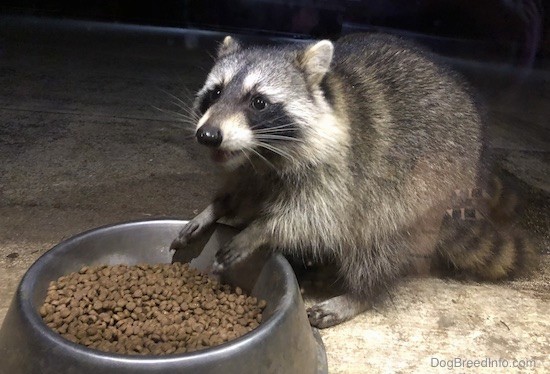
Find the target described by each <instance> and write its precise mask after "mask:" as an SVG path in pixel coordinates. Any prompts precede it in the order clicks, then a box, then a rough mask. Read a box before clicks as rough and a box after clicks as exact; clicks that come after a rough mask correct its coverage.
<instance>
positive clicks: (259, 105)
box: [250, 96, 267, 110]
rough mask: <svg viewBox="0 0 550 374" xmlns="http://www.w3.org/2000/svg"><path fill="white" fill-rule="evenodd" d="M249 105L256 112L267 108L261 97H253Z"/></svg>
mask: <svg viewBox="0 0 550 374" xmlns="http://www.w3.org/2000/svg"><path fill="white" fill-rule="evenodd" d="M250 105H252V108H254V109H256V110H264V109H265V107H266V106H267V102H266V101H265V99H264V98H263V97H261V96H255V97H254V98H252V101H251V103H250Z"/></svg>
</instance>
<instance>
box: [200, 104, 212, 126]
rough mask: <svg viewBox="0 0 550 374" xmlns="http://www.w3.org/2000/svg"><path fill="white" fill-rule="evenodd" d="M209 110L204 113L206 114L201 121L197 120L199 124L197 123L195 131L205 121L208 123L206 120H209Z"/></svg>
mask: <svg viewBox="0 0 550 374" xmlns="http://www.w3.org/2000/svg"><path fill="white" fill-rule="evenodd" d="M210 113H211V112H210V109H208V110H207V111H206V113H204V115H203V116H202V117H201V119H200V120H199V123H197V130H198V129H199V128H200V127H201V126H202V125H204V124H205V122H206V121H208V119H209V118H210Z"/></svg>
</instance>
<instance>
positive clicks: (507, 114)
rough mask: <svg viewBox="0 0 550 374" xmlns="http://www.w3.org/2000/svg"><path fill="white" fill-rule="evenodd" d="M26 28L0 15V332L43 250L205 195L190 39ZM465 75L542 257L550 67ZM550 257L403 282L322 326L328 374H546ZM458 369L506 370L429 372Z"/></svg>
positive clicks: (188, 213) (201, 63)
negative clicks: (515, 270) (191, 122)
mask: <svg viewBox="0 0 550 374" xmlns="http://www.w3.org/2000/svg"><path fill="white" fill-rule="evenodd" d="M24 30H26V31H22V29H20V28H18V27H15V26H14V25H13V24H11V23H4V21H3V20H0V269H1V270H0V322H1V321H2V320H3V318H4V315H5V312H6V310H7V307H8V305H9V302H10V300H11V298H12V296H13V293H14V291H15V289H16V287H17V284H18V282H19V279H20V278H21V276H22V275H23V274H24V272H25V271H26V270H27V268H28V267H29V266H30V265H31V264H32V263H33V261H35V260H36V259H37V258H38V257H39V256H40V255H41V254H43V253H44V252H45V251H46V250H48V249H49V248H50V247H51V246H53V245H54V244H56V243H58V242H59V241H61V240H63V239H64V238H67V237H69V236H72V235H74V234H77V233H79V232H81V231H83V230H86V229H90V228H93V227H97V226H101V225H106V224H109V223H115V222H120V221H125V220H134V219H141V218H143V219H145V218H154V217H167V216H170V217H181V218H184V219H188V218H190V217H192V216H194V215H195V214H196V213H197V212H198V211H199V210H201V209H202V208H204V207H205V205H206V204H207V202H208V200H209V197H210V194H211V192H212V189H213V184H214V183H213V181H214V176H213V174H212V173H211V171H210V169H209V167H208V161H207V160H204V159H203V158H202V156H201V150H200V148H199V147H198V146H197V145H196V144H195V143H194V142H193V139H192V138H191V137H190V135H191V133H190V132H188V131H187V130H186V129H185V125H183V124H182V122H181V118H180V117H179V115H178V114H176V113H172V112H171V111H176V112H177V113H182V110H181V109H179V108H178V106H177V105H174V103H173V102H174V101H175V99H174V98H173V97H172V96H171V94H173V95H177V96H178V97H183V96H185V92H189V91H191V92H192V91H194V90H195V89H196V88H198V86H200V84H201V83H202V79H203V78H204V76H205V74H206V71H207V69H208V66H210V63H211V59H210V57H209V56H208V53H207V52H206V50H204V49H188V48H186V46H189V45H190V44H195V43H196V42H197V40H194V39H187V40H185V39H183V38H182V37H180V36H173V37H168V38H167V37H164V36H150V37H148V38H145V39H144V38H138V37H136V36H132V34H120V35H118V36H115V37H113V36H109V37H108V36H107V35H103V34H101V33H100V34H99V36H97V35H98V34H92V33H91V32H89V31H90V30H87V31H86V30H85V31H84V32H82V33H65V32H62V31H58V32H52V31H48V32H45V31H40V32H39V31H30V30H31V29H30V28H28V27H25V28H24ZM198 43H199V45H201V46H202V45H203V44H202V43H201V39H199V40H198ZM210 45H211V43H210ZM461 66H462V67H463V68H464V69H465V70H466V71H468V72H469V74H470V75H471V76H472V77H474V83H476V86H477V87H478V88H479V89H480V90H481V91H482V93H483V94H484V95H485V96H486V98H487V99H488V102H489V104H490V114H491V128H490V130H491V131H490V135H491V136H490V139H489V140H490V142H491V145H492V147H493V150H494V152H495V154H496V156H497V158H498V160H499V161H500V166H501V168H502V169H503V171H504V173H505V175H506V176H507V178H508V180H509V181H510V182H511V183H512V184H514V185H516V186H517V187H518V188H519V189H520V190H521V191H522V193H523V197H525V200H524V203H523V204H524V208H525V209H524V216H523V217H522V222H523V225H524V226H525V227H527V228H528V229H529V230H530V231H531V233H532V235H533V237H534V238H535V239H536V240H537V241H538V242H540V243H541V244H542V246H543V248H544V250H545V251H546V252H548V251H549V248H550V246H549V240H550V238H549V232H550V209H549V207H550V199H549V196H550V162H549V161H550V134H549V132H550V129H549V126H550V125H549V123H548V118H549V114H550V113H549V109H548V101H549V99H550V78H549V70H546V71H542V72H538V73H536V74H535V75H532V76H531V77H528V78H526V79H525V80H524V81H522V82H517V81H512V80H511V78H510V77H509V75H507V74H505V73H506V72H492V71H491V72H486V71H483V72H481V73H479V72H478V73H476V69H472V68H471V66H470V65H464V64H463V65H461ZM154 107H158V108H161V109H164V110H165V111H161V110H157V109H155V108H154ZM549 257H550V256H547V255H545V256H543V260H542V263H541V269H540V271H538V272H537V273H536V274H535V276H534V277H533V278H531V279H529V280H521V281H514V282H509V283H503V284H478V283H470V282H467V283H460V282H457V281H451V280H443V279H438V278H434V277H411V278H408V279H406V280H404V281H403V282H402V284H400V285H399V286H398V287H397V288H396V289H394V290H392V291H391V295H392V297H391V299H388V301H387V302H386V303H384V304H381V305H379V306H378V307H377V308H376V309H375V310H372V311H369V312H367V313H364V314H363V315H361V316H360V317H358V318H356V319H354V320H352V321H350V322H348V323H345V324H343V325H341V326H338V327H335V328H332V329H328V330H324V331H322V335H323V339H324V341H325V344H326V348H327V354H328V360H329V367H330V372H331V373H366V372H368V373H377V372H380V373H393V372H398V373H410V372H418V373H430V372H468V373H469V372H472V373H474V372H485V371H487V372H495V373H497V372H516V371H519V369H517V368H512V365H514V362H513V360H518V363H519V365H522V364H530V363H528V362H527V361H521V360H534V361H535V365H536V366H535V368H530V369H528V370H527V369H526V371H529V372H539V373H544V372H550V358H549V352H550V318H549V315H548V310H550V261H549ZM455 358H460V359H466V360H485V359H486V358H488V359H490V360H507V361H506V362H505V363H508V365H509V367H508V368H507V369H502V368H498V367H493V368H491V369H483V370H482V369H479V368H471V369H465V368H455V370H453V371H449V370H448V369H447V368H441V367H439V368H438V367H433V364H434V363H436V362H437V361H442V360H445V361H447V360H454V359H455ZM500 362H502V361H500ZM0 372H1V364H0Z"/></svg>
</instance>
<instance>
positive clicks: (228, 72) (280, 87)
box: [194, 37, 333, 169]
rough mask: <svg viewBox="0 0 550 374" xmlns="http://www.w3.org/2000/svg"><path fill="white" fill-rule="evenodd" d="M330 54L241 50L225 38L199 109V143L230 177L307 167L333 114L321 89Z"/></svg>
mask: <svg viewBox="0 0 550 374" xmlns="http://www.w3.org/2000/svg"><path fill="white" fill-rule="evenodd" d="M332 53H333V45H332V43H331V42H329V41H320V42H318V43H316V44H313V45H310V46H308V47H306V48H302V49H300V48H299V47H286V48H276V47H271V48H248V49H244V48H242V47H241V46H240V44H239V43H238V42H236V41H235V40H233V39H232V38H231V37H226V38H225V40H224V42H223V44H222V45H221V47H220V49H219V51H218V60H217V61H216V64H215V66H214V67H213V69H212V70H211V72H210V74H209V75H208V77H207V79H206V83H205V85H204V87H203V88H202V89H201V90H200V91H199V92H198V94H197V98H196V101H195V106H194V110H196V111H197V112H198V113H199V116H200V120H199V122H198V124H197V132H196V138H197V140H198V142H199V143H200V144H202V145H205V146H207V147H209V148H210V151H211V157H212V160H213V161H214V162H215V163H217V164H219V165H221V166H222V167H224V168H226V169H235V168H237V167H238V166H240V165H242V164H243V163H246V162H248V161H251V162H252V161H254V162H256V161H257V162H259V163H261V162H265V163H266V164H270V165H271V166H273V164H274V163H278V164H279V165H292V164H295V163H297V162H299V160H303V159H304V152H307V147H308V143H310V142H309V141H308V139H310V138H311V136H315V132H316V131H315V127H318V123H319V121H322V120H323V115H324V114H326V113H331V109H330V107H329V105H328V104H327V102H326V100H325V99H324V96H323V94H322V92H321V89H320V83H321V81H322V79H323V77H324V75H325V74H326V73H327V71H328V69H329V67H330V63H331V60H332ZM321 127H322V126H321ZM323 136H324V135H323Z"/></svg>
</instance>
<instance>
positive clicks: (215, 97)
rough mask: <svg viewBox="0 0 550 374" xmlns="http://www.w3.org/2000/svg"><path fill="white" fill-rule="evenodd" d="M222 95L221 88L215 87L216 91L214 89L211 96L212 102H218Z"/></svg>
mask: <svg viewBox="0 0 550 374" xmlns="http://www.w3.org/2000/svg"><path fill="white" fill-rule="evenodd" d="M221 94H222V89H221V87H214V89H212V90H211V91H210V94H209V98H210V102H212V103H213V102H215V101H216V100H218V98H219V97H220V95H221Z"/></svg>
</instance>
